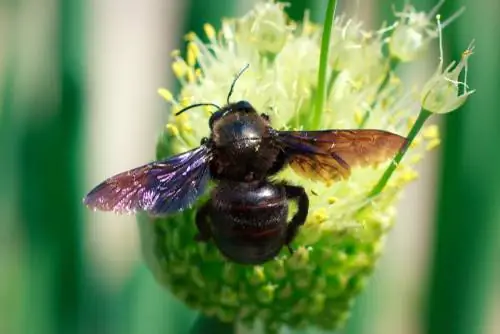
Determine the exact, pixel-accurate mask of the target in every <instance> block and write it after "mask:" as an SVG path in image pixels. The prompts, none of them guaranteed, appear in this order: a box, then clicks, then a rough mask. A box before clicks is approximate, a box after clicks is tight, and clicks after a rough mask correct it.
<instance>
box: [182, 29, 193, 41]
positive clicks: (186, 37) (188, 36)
mask: <svg viewBox="0 0 500 334" xmlns="http://www.w3.org/2000/svg"><path fill="white" fill-rule="evenodd" d="M184 38H185V39H186V41H188V42H192V41H194V40H195V39H196V34H195V33H194V32H192V31H191V32H188V33H187V34H186V35H185V36H184Z"/></svg>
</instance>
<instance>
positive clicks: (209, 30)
mask: <svg viewBox="0 0 500 334" xmlns="http://www.w3.org/2000/svg"><path fill="white" fill-rule="evenodd" d="M203 30H204V31H205V35H207V37H208V39H214V38H215V36H217V33H216V32H215V28H214V27H213V26H212V25H211V24H208V23H205V24H204V25H203Z"/></svg>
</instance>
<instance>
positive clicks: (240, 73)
mask: <svg viewBox="0 0 500 334" xmlns="http://www.w3.org/2000/svg"><path fill="white" fill-rule="evenodd" d="M249 67H250V64H246V65H245V66H243V68H242V69H241V70H240V71H239V72H238V74H236V76H235V77H234V80H233V83H232V84H231V88H229V94H227V104H229V99H230V98H231V95H233V90H234V85H235V84H236V81H237V80H238V79H239V78H240V77H241V75H242V74H243V72H245V71H246V70H247V69H248V68H249Z"/></svg>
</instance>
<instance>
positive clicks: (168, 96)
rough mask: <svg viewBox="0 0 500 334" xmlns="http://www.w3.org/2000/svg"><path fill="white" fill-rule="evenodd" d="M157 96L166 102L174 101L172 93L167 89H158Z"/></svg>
mask: <svg viewBox="0 0 500 334" xmlns="http://www.w3.org/2000/svg"><path fill="white" fill-rule="evenodd" d="M158 94H160V96H161V97H163V98H164V99H165V100H167V101H168V102H173V101H174V96H173V95H172V93H171V92H170V91H169V90H168V89H165V88H160V89H158Z"/></svg>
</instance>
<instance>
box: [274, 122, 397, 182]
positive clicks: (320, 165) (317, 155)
mask: <svg viewBox="0 0 500 334" xmlns="http://www.w3.org/2000/svg"><path fill="white" fill-rule="evenodd" d="M277 140H278V142H279V143H280V145H281V147H282V149H283V151H284V152H285V156H286V158H287V161H288V163H289V165H290V167H292V168H293V170H294V171H296V172H297V173H299V174H301V175H303V176H305V177H307V178H309V179H312V180H321V181H325V182H328V181H333V180H338V179H345V178H348V177H349V175H350V173H351V167H357V166H359V167H367V166H376V165H377V164H379V163H381V162H384V161H387V160H389V159H391V158H393V157H394V156H395V155H396V153H397V152H398V151H399V150H400V149H402V148H403V147H404V146H405V145H406V143H407V141H406V138H404V137H401V136H399V135H397V134H394V133H391V132H387V131H382V130H365V129H360V130H324V131H279V132H277Z"/></svg>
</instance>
